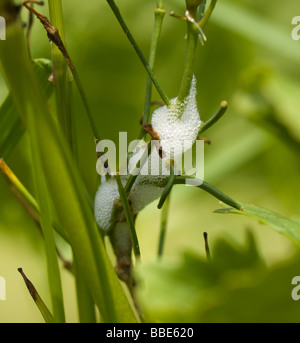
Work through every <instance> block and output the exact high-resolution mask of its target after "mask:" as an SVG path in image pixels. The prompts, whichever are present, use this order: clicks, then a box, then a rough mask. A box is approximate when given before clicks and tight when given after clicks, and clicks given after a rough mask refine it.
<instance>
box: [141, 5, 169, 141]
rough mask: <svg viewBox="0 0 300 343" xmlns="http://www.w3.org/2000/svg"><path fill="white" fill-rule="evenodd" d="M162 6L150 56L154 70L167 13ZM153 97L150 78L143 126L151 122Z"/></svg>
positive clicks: (157, 15)
mask: <svg viewBox="0 0 300 343" xmlns="http://www.w3.org/2000/svg"><path fill="white" fill-rule="evenodd" d="M162 6H163V5H162V1H158V4H157V8H156V10H155V23H154V30H153V34H152V39H151V47H150V54H149V67H150V68H151V69H152V70H153V69H154V63H155V57H156V52H157V46H158V41H159V37H160V33H161V28H162V23H163V20H164V16H165V13H166V12H165V10H164V9H163V7H162ZM151 97H152V80H151V78H150V77H148V80H147V88H146V99H145V107H144V117H143V124H148V123H149V121H150V109H151ZM142 130H143V129H142ZM143 133H144V135H143V137H145V136H146V133H145V131H144V130H143Z"/></svg>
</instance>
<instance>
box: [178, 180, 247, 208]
mask: <svg viewBox="0 0 300 343" xmlns="http://www.w3.org/2000/svg"><path fill="white" fill-rule="evenodd" d="M187 179H190V178H189V177H186V176H177V177H176V180H175V184H176V185H183V184H186V180H187ZM199 183H200V181H199ZM197 187H198V188H201V189H203V190H204V191H205V192H207V193H209V194H211V195H212V196H214V197H215V198H217V199H219V200H220V201H222V202H224V203H225V204H227V205H229V206H231V207H233V208H235V209H237V210H241V208H242V205H241V204H239V203H238V202H237V201H235V200H233V199H231V198H230V197H229V196H227V195H226V194H224V193H222V192H221V191H219V190H218V189H217V188H215V187H214V186H212V185H210V184H209V183H207V182H205V181H203V182H202V184H201V185H199V186H197Z"/></svg>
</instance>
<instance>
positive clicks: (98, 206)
mask: <svg viewBox="0 0 300 343" xmlns="http://www.w3.org/2000/svg"><path fill="white" fill-rule="evenodd" d="M119 197H120V196H119V190H118V184H117V181H116V180H115V179H110V180H108V181H107V182H103V183H101V185H100V187H99V188H98V191H97V193H96V197H95V205H94V206H95V207H94V213H95V219H96V222H97V223H98V225H99V226H100V228H101V229H102V230H104V231H106V232H107V231H108V230H109V229H110V227H111V225H112V211H113V207H114V202H115V201H116V200H117V199H119Z"/></svg>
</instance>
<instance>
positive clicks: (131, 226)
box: [116, 174, 141, 259]
mask: <svg viewBox="0 0 300 343" xmlns="http://www.w3.org/2000/svg"><path fill="white" fill-rule="evenodd" d="M116 180H117V183H118V189H119V194H120V200H121V202H122V205H123V209H124V213H125V216H126V220H127V223H128V226H129V229H130V236H131V242H132V247H133V252H134V255H135V258H136V259H140V258H141V252H140V244H139V241H138V237H137V234H136V230H135V225H134V219H133V216H132V213H131V211H130V206H129V202H128V199H127V195H126V192H125V189H124V187H123V185H122V181H121V177H120V175H119V174H117V175H116Z"/></svg>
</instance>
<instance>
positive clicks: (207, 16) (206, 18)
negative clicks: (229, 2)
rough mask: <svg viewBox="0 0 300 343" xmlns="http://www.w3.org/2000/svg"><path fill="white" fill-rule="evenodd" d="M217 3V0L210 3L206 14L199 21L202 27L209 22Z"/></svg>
mask: <svg viewBox="0 0 300 343" xmlns="http://www.w3.org/2000/svg"><path fill="white" fill-rule="evenodd" d="M216 3H217V0H211V2H210V5H209V7H208V9H207V11H206V12H205V13H204V16H203V17H202V18H201V20H200V21H199V26H200V27H201V28H203V27H204V26H205V25H206V24H207V23H208V21H209V19H210V17H211V15H212V13H213V11H214V8H215V6H216Z"/></svg>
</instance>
